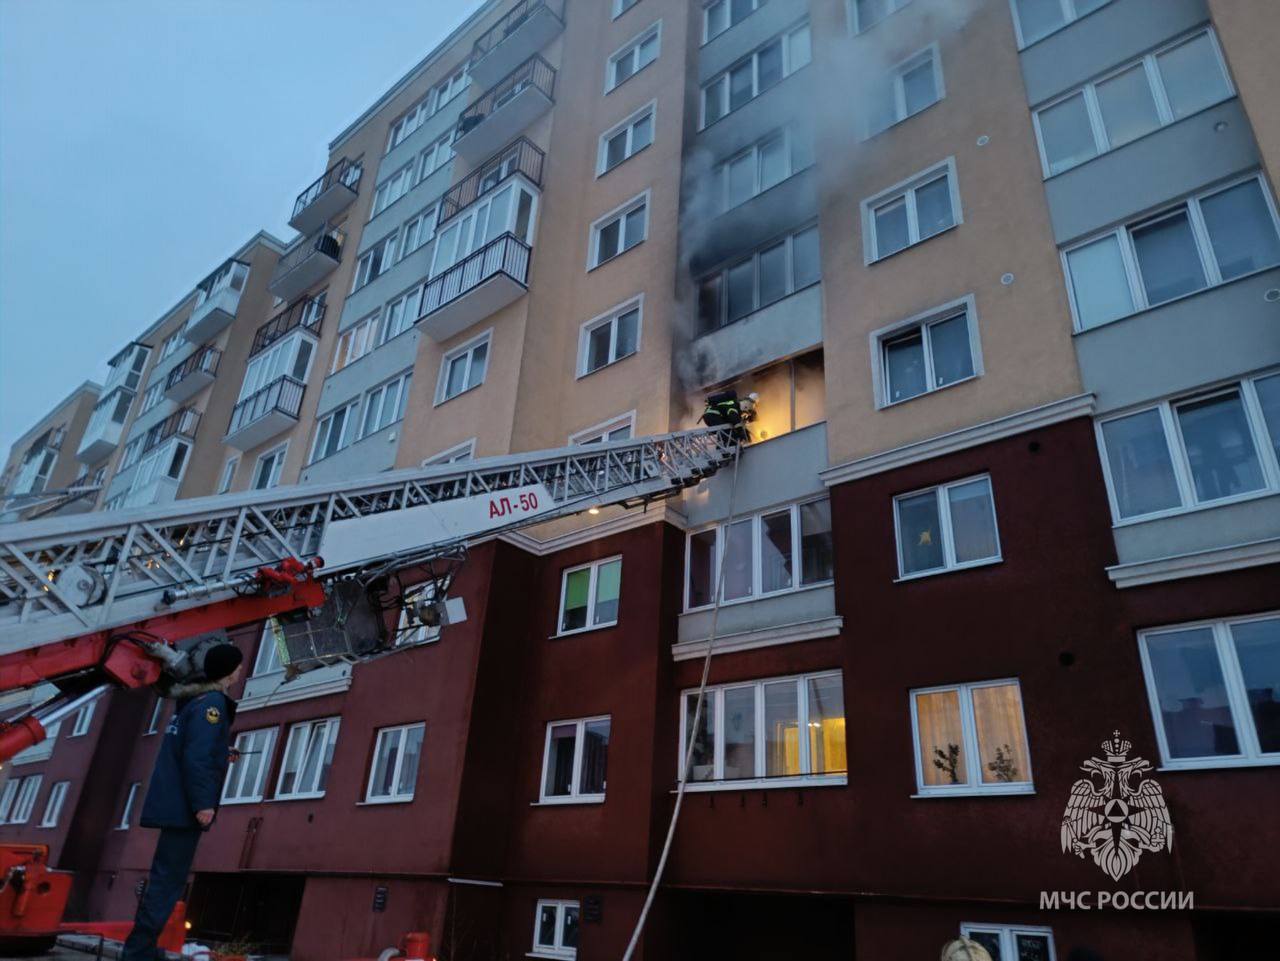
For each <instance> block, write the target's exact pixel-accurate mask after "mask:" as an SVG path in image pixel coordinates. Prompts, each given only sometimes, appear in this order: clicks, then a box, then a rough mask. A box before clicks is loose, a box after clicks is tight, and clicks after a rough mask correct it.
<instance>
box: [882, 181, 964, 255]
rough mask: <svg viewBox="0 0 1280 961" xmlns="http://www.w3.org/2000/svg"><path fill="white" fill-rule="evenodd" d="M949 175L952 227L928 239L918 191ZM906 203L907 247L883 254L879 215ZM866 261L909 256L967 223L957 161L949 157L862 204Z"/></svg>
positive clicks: (945, 228)
mask: <svg viewBox="0 0 1280 961" xmlns="http://www.w3.org/2000/svg"><path fill="white" fill-rule="evenodd" d="M944 174H945V175H946V178H947V192H948V193H949V194H950V197H951V226H950V227H944V228H943V229H942V230H939V231H938V232H937V233H934V234H930V235H929V236H928V237H921V236H920V224H919V215H918V213H917V211H916V199H915V195H916V191H917V190H918V189H919V188H921V187H924V186H927V185H928V184H931V183H933V182H934V181H935V180H937V179H938V178H939V177H940V176H943V175H944ZM904 198H905V200H906V205H907V245H906V246H905V247H902V248H901V249H899V250H895V251H893V253H886V254H881V253H880V251H879V246H878V239H877V237H876V211H877V210H878V209H880V208H881V207H887V206H888V205H889V204H891V203H894V202H896V201H898V200H902V199H904ZM861 207H862V257H863V262H864V263H865V264H866V265H867V266H870V265H871V264H874V263H878V262H879V261H881V260H886V259H888V258H889V257H893V256H896V255H897V254H901V253H905V252H906V251H908V250H910V249H911V248H912V247H916V246H918V245H919V244H922V243H924V242H925V241H928V240H932V239H933V238H935V237H941V236H942V235H943V234H947V233H950V232H951V231H953V230H955V229H956V228H957V227H959V226H960V225H961V224H962V223H964V210H963V208H962V207H961V205H960V180H959V178H958V177H957V176H956V158H955V157H948V158H947V159H946V160H943V161H941V162H939V163H936V164H933V165H932V166H931V167H928V168H926V169H924V170H922V171H920V172H919V173H917V174H914V175H912V176H910V177H908V178H907V179H906V180H903V181H901V182H899V183H896V184H894V185H893V186H892V187H890V188H889V189H887V190H882V191H880V192H879V193H878V194H875V195H873V196H871V197H868V198H867V199H866V200H864V201H862V204H861Z"/></svg>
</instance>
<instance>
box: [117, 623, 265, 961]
mask: <svg viewBox="0 0 1280 961" xmlns="http://www.w3.org/2000/svg"><path fill="white" fill-rule="evenodd" d="M243 658H244V655H243V654H241V653H240V649H239V648H238V647H236V646H235V645H234V644H218V645H215V646H214V647H211V648H209V650H208V651H206V652H205V656H204V675H205V683H204V684H199V685H195V686H193V687H191V688H188V689H187V690H186V691H183V692H176V696H177V697H178V704H177V708H176V709H175V711H174V715H173V720H171V721H170V722H169V726H168V727H167V728H165V732H164V741H163V742H162V743H161V745H160V754H159V756H158V757H157V758H156V766H155V770H154V771H153V772H152V774H151V786H150V787H149V788H148V789H147V799H146V801H144V802H143V805H142V818H141V824H142V826H143V827H146V828H159V829H160V840H159V841H157V842H156V853H155V857H153V858H152V860H151V874H150V876H149V877H148V879H147V887H146V891H145V892H144V893H143V895H142V900H141V901H140V902H139V904H138V913H137V915H136V916H135V917H134V920H133V930H132V931H131V932H130V933H129V937H128V939H127V940H126V941H125V943H124V951H123V953H122V954H121V955H120V959H121V961H155V959H156V957H157V956H158V954H159V952H158V949H157V947H156V939H157V938H158V937H159V935H160V932H161V931H162V930H163V929H164V926H165V922H167V921H168V920H169V915H170V914H172V913H173V907H174V905H175V904H177V903H178V899H179V898H180V897H181V896H182V889H183V887H184V886H185V885H186V883H187V873H188V872H189V871H190V870H191V862H192V861H193V860H194V859H195V856H196V844H197V843H198V842H199V841H200V835H201V834H202V833H203V832H205V831H207V830H208V829H209V825H211V824H212V823H213V818H214V815H215V814H216V813H217V810H218V801H219V798H220V797H221V795H222V782H223V780H224V779H225V778H226V774H227V765H228V763H229V761H230V747H229V742H230V731H231V722H232V720H233V719H234V718H235V713H236V703H235V701H233V700H231V698H230V697H228V696H227V690H228V689H229V688H230V687H231V686H232V685H234V684H235V683H236V681H238V680H239V679H240V672H241V669H242V666H243V665H242V664H241V662H242V660H243Z"/></svg>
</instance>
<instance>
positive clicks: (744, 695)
mask: <svg viewBox="0 0 1280 961" xmlns="http://www.w3.org/2000/svg"><path fill="white" fill-rule="evenodd" d="M681 702H682V704H683V710H682V712H681V717H680V761H679V765H680V768H679V770H678V771H677V775H678V776H682V775H683V767H684V763H685V758H686V757H687V756H688V753H687V752H688V744H689V740H688V738H689V732H690V731H691V730H692V728H693V721H694V715H695V713H696V712H697V705H698V692H697V691H696V690H693V691H685V692H684V694H683V696H682V698H681ZM802 732H803V733H802ZM847 773H848V761H847V751H846V745H845V717H844V677H843V675H842V674H841V673H840V672H839V671H835V672H829V673H823V674H809V675H805V676H803V677H782V678H768V679H766V680H761V681H752V682H750V683H746V684H725V685H720V686H717V687H709V688H707V692H706V697H705V699H704V701H703V705H702V711H701V714H700V715H699V721H698V733H697V737H696V738H695V739H694V744H693V755H692V762H691V763H690V765H689V782H690V787H691V788H699V786H700V785H708V786H714V785H716V784H717V783H719V784H720V785H721V786H724V787H732V788H740V787H743V786H744V785H743V783H742V782H744V781H746V782H752V783H753V785H755V786H767V785H778V786H790V785H793V784H794V785H798V784H804V783H812V782H822V781H835V782H837V783H842V782H843V781H844V779H845V777H846V775H847ZM701 789H704V790H705V789H706V788H705V787H704V788H701Z"/></svg>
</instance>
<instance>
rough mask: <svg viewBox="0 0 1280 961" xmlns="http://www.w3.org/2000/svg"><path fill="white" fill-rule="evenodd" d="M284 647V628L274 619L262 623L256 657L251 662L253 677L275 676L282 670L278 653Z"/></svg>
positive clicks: (282, 666) (270, 618)
mask: <svg viewBox="0 0 1280 961" xmlns="http://www.w3.org/2000/svg"><path fill="white" fill-rule="evenodd" d="M283 646H284V628H283V627H281V625H280V622H279V621H277V620H276V619H275V618H274V617H269V618H267V619H266V620H265V621H263V622H262V637H261V639H260V640H259V641H258V656H257V658H256V659H255V660H254V662H253V675H252V676H253V677H262V676H263V675H264V674H275V673H276V672H278V671H283V670H284V662H283V661H281V659H280V651H281V648H283Z"/></svg>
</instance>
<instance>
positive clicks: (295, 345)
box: [237, 333, 316, 402]
mask: <svg viewBox="0 0 1280 961" xmlns="http://www.w3.org/2000/svg"><path fill="white" fill-rule="evenodd" d="M315 349H316V342H315V340H314V339H313V338H311V337H309V336H304V335H302V334H301V333H298V334H291V335H289V336H288V337H285V338H283V339H282V340H279V341H276V343H274V344H272V345H271V346H270V347H268V348H267V349H266V350H264V351H263V352H262V353H260V354H257V355H256V356H254V357H253V358H252V359H250V361H249V363H248V366H246V367H245V371H244V381H243V383H241V384H240V396H239V397H238V398H237V402H239V401H242V400H245V399H246V398H248V397H250V396H252V395H253V394H256V393H257V392H258V391H260V390H262V389H263V388H264V387H267V386H268V385H269V384H272V383H274V382H275V381H277V380H279V379H280V378H281V377H292V378H293V379H294V380H296V381H298V382H299V383H305V382H306V379H307V374H309V373H310V372H311V358H312V355H313V354H314V353H315Z"/></svg>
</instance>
